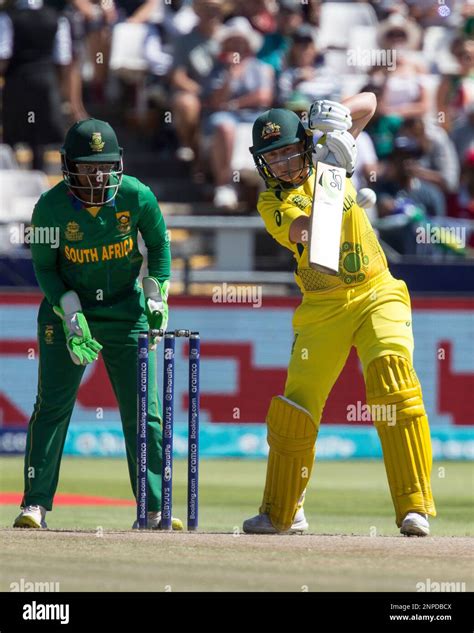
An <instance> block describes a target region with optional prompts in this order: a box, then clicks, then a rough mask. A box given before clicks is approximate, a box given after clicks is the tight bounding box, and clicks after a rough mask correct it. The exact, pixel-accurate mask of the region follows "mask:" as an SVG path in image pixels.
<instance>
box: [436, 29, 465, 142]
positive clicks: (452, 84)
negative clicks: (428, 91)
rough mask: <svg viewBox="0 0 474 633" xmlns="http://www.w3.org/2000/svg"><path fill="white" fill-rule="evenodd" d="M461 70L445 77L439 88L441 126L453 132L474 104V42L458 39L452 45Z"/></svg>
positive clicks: (438, 103)
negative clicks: (456, 123)
mask: <svg viewBox="0 0 474 633" xmlns="http://www.w3.org/2000/svg"><path fill="white" fill-rule="evenodd" d="M451 52H452V54H453V55H454V57H455V58H456V60H457V62H458V66H459V70H458V72H457V73H455V74H450V75H444V76H443V77H442V79H441V82H440V84H439V87H438V93H437V107H438V112H441V113H443V114H444V117H443V119H442V120H441V121H440V123H441V125H442V126H443V127H444V128H445V129H446V130H448V132H449V131H450V130H451V128H452V126H453V124H454V123H455V122H456V121H457V120H459V119H460V118H461V117H462V115H463V114H464V113H465V112H466V110H467V108H468V107H469V106H470V105H472V104H474V40H472V39H465V38H456V39H455V40H454V41H453V43H452V44H451Z"/></svg>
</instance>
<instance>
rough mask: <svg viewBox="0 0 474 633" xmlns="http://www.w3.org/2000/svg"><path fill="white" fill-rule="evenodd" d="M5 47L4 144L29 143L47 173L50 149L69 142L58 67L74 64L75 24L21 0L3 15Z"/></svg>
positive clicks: (0, 31) (35, 0)
mask: <svg viewBox="0 0 474 633" xmlns="http://www.w3.org/2000/svg"><path fill="white" fill-rule="evenodd" d="M0 42H1V47H0V59H1V62H0V63H1V66H2V70H4V69H5V67H6V71H5V84H4V88H3V95H2V96H3V137H4V142H5V143H7V144H8V145H12V146H13V145H15V144H17V143H27V144H28V145H29V146H30V147H31V149H32V152H33V168H34V169H43V152H44V146H45V145H49V144H54V143H60V142H62V140H63V134H64V129H63V121H62V116H61V99H60V89H59V83H58V77H57V73H56V65H59V66H67V65H68V64H70V62H71V34H70V30H69V24H68V22H67V20H65V19H64V18H60V16H59V14H58V12H57V11H56V10H55V9H53V8H51V7H45V6H44V5H43V2H42V0H18V1H17V2H15V3H14V6H13V8H12V9H11V10H10V11H9V12H8V14H7V13H2V14H0Z"/></svg>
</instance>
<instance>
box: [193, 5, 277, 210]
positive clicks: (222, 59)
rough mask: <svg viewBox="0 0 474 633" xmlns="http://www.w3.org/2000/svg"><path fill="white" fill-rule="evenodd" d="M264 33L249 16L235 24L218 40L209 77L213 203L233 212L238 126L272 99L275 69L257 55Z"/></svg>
mask: <svg viewBox="0 0 474 633" xmlns="http://www.w3.org/2000/svg"><path fill="white" fill-rule="evenodd" d="M261 40H262V38H261V35H260V34H259V33H257V32H256V31H255V30H254V29H253V28H252V26H251V25H250V23H249V21H248V20H247V19H246V18H242V17H240V18H234V19H232V20H230V21H229V22H228V23H227V24H226V27H225V29H224V30H222V31H221V32H220V34H219V36H218V37H217V41H218V43H219V44H220V54H219V57H218V60H217V63H216V65H215V67H214V69H213V71H212V73H211V75H210V77H209V82H208V87H207V98H206V105H207V108H208V111H209V115H208V116H207V117H206V119H205V121H204V126H203V130H204V133H205V134H206V135H208V136H210V137H211V149H210V167H211V172H212V176H213V180H214V184H215V194H214V204H215V205H216V206H217V207H220V208H227V209H234V208H235V207H236V206H237V202H238V199H237V193H236V190H235V187H234V186H233V184H232V174H231V163H232V154H233V149H234V143H235V138H236V134H237V130H238V125H239V123H251V122H253V121H254V120H255V118H256V117H257V116H258V115H259V114H260V113H261V112H262V110H264V109H265V108H267V107H269V106H270V105H271V103H272V100H273V92H274V77H273V71H272V69H271V68H270V67H269V66H268V65H267V64H265V63H263V62H262V61H260V60H259V59H257V58H256V57H255V54H256V52H257V51H258V50H259V49H260V45H261Z"/></svg>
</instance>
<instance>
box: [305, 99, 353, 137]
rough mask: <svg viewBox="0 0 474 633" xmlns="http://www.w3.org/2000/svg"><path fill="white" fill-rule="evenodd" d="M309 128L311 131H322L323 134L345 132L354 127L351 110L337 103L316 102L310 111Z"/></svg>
mask: <svg viewBox="0 0 474 633" xmlns="http://www.w3.org/2000/svg"><path fill="white" fill-rule="evenodd" d="M308 127H309V129H310V130H320V131H321V132H334V131H335V130H340V131H342V132H345V131H346V130H349V129H350V128H351V127H352V117H351V112H350V110H349V108H346V106H344V105H342V104H341V103H337V101H329V100H328V99H322V100H321V101H315V102H314V103H313V104H312V105H311V108H310V110H309V122H308Z"/></svg>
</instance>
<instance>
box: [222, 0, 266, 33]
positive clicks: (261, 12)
mask: <svg viewBox="0 0 474 633" xmlns="http://www.w3.org/2000/svg"><path fill="white" fill-rule="evenodd" d="M271 5H272V3H271V2H270V0H252V1H251V2H249V0H235V2H234V6H233V10H232V12H231V16H229V17H230V18H234V17H244V18H247V20H248V21H249V22H250V24H251V25H252V27H253V28H254V29H255V30H256V31H258V32H259V33H262V34H265V33H273V32H274V31H275V29H276V19H275V13H274V11H273V10H272V6H271Z"/></svg>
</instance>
